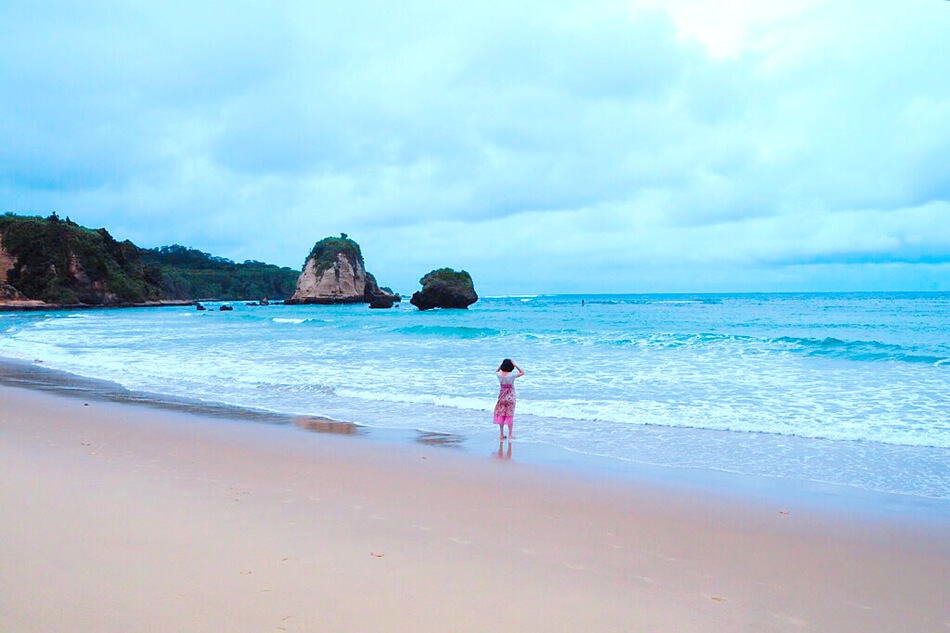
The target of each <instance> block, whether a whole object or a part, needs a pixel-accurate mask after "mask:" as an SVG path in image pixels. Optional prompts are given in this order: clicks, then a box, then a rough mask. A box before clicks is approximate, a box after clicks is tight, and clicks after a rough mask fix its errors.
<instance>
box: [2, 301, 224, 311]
mask: <svg viewBox="0 0 950 633" xmlns="http://www.w3.org/2000/svg"><path fill="white" fill-rule="evenodd" d="M198 301H217V299H200V300H199V299H188V300H185V299H180V300H179V299H168V300H161V301H143V302H141V303H101V304H98V305H96V304H91V303H70V304H59V303H45V302H43V301H40V300H39V299H23V300H19V299H11V300H7V301H0V312H60V311H63V310H117V309H120V308H170V307H171V308H174V307H182V306H193V305H195V304H196V303H198Z"/></svg>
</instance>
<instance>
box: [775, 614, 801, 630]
mask: <svg viewBox="0 0 950 633" xmlns="http://www.w3.org/2000/svg"><path fill="white" fill-rule="evenodd" d="M772 617H773V618H775V619H776V620H781V621H782V622H788V623H789V624H794V625H795V626H798V627H801V628H805V627H807V626H808V622H806V621H805V620H802V619H801V618H796V617H793V616H790V615H781V614H779V613H773V614H772Z"/></svg>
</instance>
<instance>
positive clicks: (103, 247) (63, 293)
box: [0, 213, 297, 307]
mask: <svg viewBox="0 0 950 633" xmlns="http://www.w3.org/2000/svg"><path fill="white" fill-rule="evenodd" d="M296 278H297V273H296V272H295V271H294V270H292V269H290V268H280V267H277V266H272V265H269V264H264V263H261V262H251V261H248V262H244V263H243V264H236V263H234V262H232V261H231V260H228V259H224V258H222V257H214V256H212V255H209V254H207V253H202V252H201V251H197V250H194V249H190V248H186V247H184V246H166V247H162V248H157V249H151V250H148V249H142V248H139V247H138V246H136V245H135V244H133V243H132V242H129V241H124V242H118V241H117V240H115V239H114V238H113V237H112V236H111V235H110V234H109V232H108V231H107V230H105V229H96V230H91V229H87V228H84V227H81V226H79V225H78V224H76V223H75V222H71V221H70V220H69V219H68V218H67V219H65V220H62V219H60V218H59V217H58V216H57V215H56V214H53V215H51V216H49V217H48V218H40V217H30V216H18V215H13V214H11V213H7V214H5V215H0V290H2V292H0V302H3V303H4V304H6V305H7V306H8V307H16V306H17V305H19V304H21V303H22V302H24V301H28V302H29V305H31V306H34V307H35V306H37V305H39V306H42V305H43V303H40V302H45V304H48V305H51V306H120V305H133V304H153V303H157V302H167V301H170V300H178V301H190V300H194V299H199V298H206V297H215V298H221V299H233V300H244V299H260V298H262V297H269V298H272V299H282V298H284V297H287V296H289V295H290V293H291V292H292V290H293V288H294V283H295V281H296ZM24 305H25V304H24Z"/></svg>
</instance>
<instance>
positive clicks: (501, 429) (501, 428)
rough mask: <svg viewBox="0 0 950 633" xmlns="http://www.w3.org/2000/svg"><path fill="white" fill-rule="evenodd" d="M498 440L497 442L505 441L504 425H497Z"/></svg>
mask: <svg viewBox="0 0 950 633" xmlns="http://www.w3.org/2000/svg"><path fill="white" fill-rule="evenodd" d="M498 439H499V440H503V439H505V425H504V424H499V425H498Z"/></svg>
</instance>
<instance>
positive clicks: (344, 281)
mask: <svg viewBox="0 0 950 633" xmlns="http://www.w3.org/2000/svg"><path fill="white" fill-rule="evenodd" d="M365 288H366V271H365V270H364V269H363V266H362V265H360V263H359V262H356V265H355V266H354V265H353V262H350V261H349V260H347V258H346V257H345V256H344V255H343V254H342V253H340V254H339V255H337V257H336V261H335V262H334V263H333V266H332V267H330V268H326V269H324V270H319V268H318V262H317V261H316V260H314V259H313V258H310V259H308V260H307V264H306V265H305V266H304V269H303V272H302V273H301V274H300V277H299V278H298V279H297V288H296V289H295V290H294V296H293V297H291V299H290V302H291V303H355V302H359V301H363V297H364V295H365Z"/></svg>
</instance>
